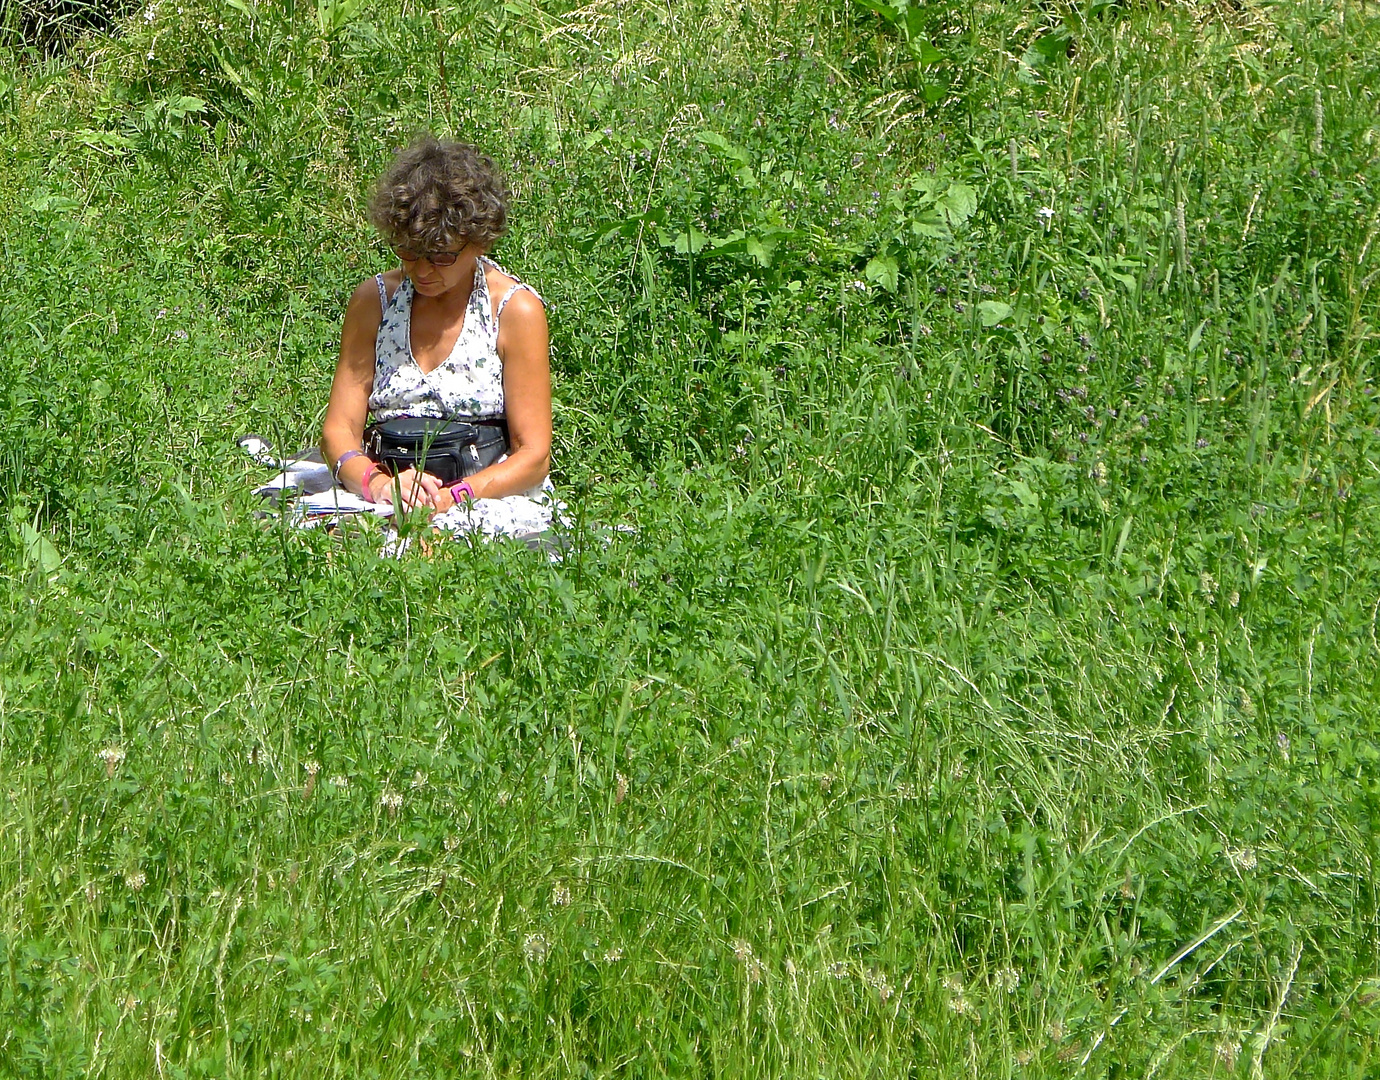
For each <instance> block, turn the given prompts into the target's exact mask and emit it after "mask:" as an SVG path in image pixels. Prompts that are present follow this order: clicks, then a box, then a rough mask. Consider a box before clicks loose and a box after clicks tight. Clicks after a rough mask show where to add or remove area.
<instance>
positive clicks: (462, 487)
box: [450, 480, 475, 506]
mask: <svg viewBox="0 0 1380 1080" xmlns="http://www.w3.org/2000/svg"><path fill="white" fill-rule="evenodd" d="M461 492H464V493H465V498H466V499H468V500H469V501H470V502H474V501H475V495H474V488H472V487H470V482H469V481H468V480H461V481H460V483H458V484H452V485H451V487H450V497H451V498H452V499H454V500H455V502H456V505H457V506H458V505H459V503H460V493H461Z"/></svg>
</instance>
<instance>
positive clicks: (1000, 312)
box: [978, 300, 1015, 326]
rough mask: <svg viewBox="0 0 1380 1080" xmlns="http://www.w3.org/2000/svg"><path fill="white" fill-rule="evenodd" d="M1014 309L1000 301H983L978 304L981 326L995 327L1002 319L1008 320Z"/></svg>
mask: <svg viewBox="0 0 1380 1080" xmlns="http://www.w3.org/2000/svg"><path fill="white" fill-rule="evenodd" d="M1014 310H1015V309H1014V308H1013V307H1012V306H1011V305H1010V304H1003V303H1002V302H1001V301H1000V300H983V301H980V302H979V303H978V317H979V318H980V319H981V320H982V325H983V326H996V325H997V323H999V322H1001V321H1002V319H1006V318H1010V316H1011V312H1012V311H1014Z"/></svg>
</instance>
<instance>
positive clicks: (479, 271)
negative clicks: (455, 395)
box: [403, 257, 489, 379]
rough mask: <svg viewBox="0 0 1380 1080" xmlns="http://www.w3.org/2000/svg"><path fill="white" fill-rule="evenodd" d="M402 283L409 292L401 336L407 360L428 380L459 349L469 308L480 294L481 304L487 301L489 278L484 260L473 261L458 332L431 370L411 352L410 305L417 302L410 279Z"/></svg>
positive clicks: (466, 323)
mask: <svg viewBox="0 0 1380 1080" xmlns="http://www.w3.org/2000/svg"><path fill="white" fill-rule="evenodd" d="M404 281H405V284H406V285H407V288H408V290H409V292H408V297H407V326H406V327H404V334H403V336H404V338H405V339H406V341H407V358H408V359H409V360H411V361H412V365H413V367H415V368H416V369H417V370H418V371H420V372H421V373H422V378H424V379H426V378H429V377H430V376H431V375H432V373H433V372H436V371H440V370H441V368H443V367H445V366H446V365H447V364H448V363H450V361H451V358H452V357H453V356H455V350H456V348H458V347H459V345H460V340H461V338H463V337H464V336H465V327H467V326H468V325H469V322H470V308H472V307H474V306H475V297H476V296H479V295H480V294H481V293H482V294H483V302H485V303H487V302H488V301H489V276H488V274H487V273H486V272H485V270H484V259H483V258H482V257H480V258H478V259H475V261H474V283H473V284H472V285H471V286H470V295H469V299H468V300H466V301H465V311H464V314H463V315H462V316H461V318H460V330H459V332H458V333H456V335H455V340H454V341H453V342H451V346H450V351H449V352H447V353H446V355H445V356H444V357H442V358H441V359H440V360H439V361H438V362H437V364H436V366H435V367H433V368H424V367H422V363H421V361H420V360H418V359H417V354H416V353H415V352H413V351H412V305H413V304H414V303H415V302H416V300H417V289H416V286H414V285H413V284H412V279H411V278H405V279H404Z"/></svg>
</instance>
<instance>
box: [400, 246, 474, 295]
mask: <svg viewBox="0 0 1380 1080" xmlns="http://www.w3.org/2000/svg"><path fill="white" fill-rule="evenodd" d="M446 250H447V252H448V253H451V254H454V255H455V256H456V258H455V261H454V262H453V263H451V264H450V265H449V266H441V265H438V264H437V263H435V262H433V261H432V256H433V255H441V252H439V251H437V252H427V251H417V250H415V249H412V248H409V247H401V246H400V247H395V248H394V249H393V253H394V254H395V255H397V256H398V259H399V261H401V262H402V266H403V273H404V274H406V275H407V276H408V277H409V278H411V279H412V286H413V288H414V289H415V290H416V291H417V292H418V293H420V294H421V295H422V296H427V297H431V298H433V299H435V298H436V297H439V296H444V295H445V294H446V293H448V292H450V291H451V290H452V289H456V288H460V287H468V286H469V285H470V284H471V283H473V281H474V264H475V260H476V259H478V258H479V256H480V255H481V254H483V252H482V251H481V250H480V248H479V246H478V245H477V244H465V245H464V246H463V247H461V246H459V245H458V244H456V245H452V246H451V247H450V248H449V249H446ZM442 257H444V256H442Z"/></svg>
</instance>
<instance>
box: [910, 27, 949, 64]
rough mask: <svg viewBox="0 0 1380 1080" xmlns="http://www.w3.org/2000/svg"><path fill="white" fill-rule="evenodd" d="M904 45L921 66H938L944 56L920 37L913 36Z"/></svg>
mask: <svg viewBox="0 0 1380 1080" xmlns="http://www.w3.org/2000/svg"><path fill="white" fill-rule="evenodd" d="M906 45H907V46H908V47H909V48H910V51H911V54H912V55H913V56H914V57H915V58H916V59H917V60H919V61H920V63H922V64H926V65H929V64H938V63H941V62H942V61H943V59H944V54H943V53H941V52H940V51H939V50H938V49H936V48H935V47H934V46H933V45H931V44H930V42H929V40H928V39H927V38H924V37H922V36H920V35H918V34H917V35H915V36H913V37H912V38H911V39H910V40H909V41H907V42H906Z"/></svg>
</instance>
